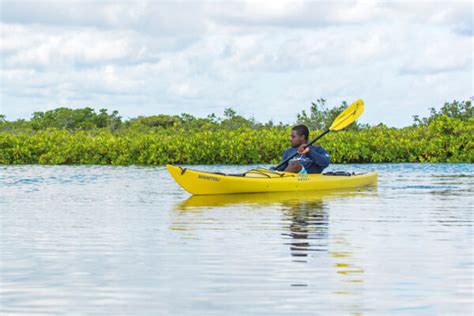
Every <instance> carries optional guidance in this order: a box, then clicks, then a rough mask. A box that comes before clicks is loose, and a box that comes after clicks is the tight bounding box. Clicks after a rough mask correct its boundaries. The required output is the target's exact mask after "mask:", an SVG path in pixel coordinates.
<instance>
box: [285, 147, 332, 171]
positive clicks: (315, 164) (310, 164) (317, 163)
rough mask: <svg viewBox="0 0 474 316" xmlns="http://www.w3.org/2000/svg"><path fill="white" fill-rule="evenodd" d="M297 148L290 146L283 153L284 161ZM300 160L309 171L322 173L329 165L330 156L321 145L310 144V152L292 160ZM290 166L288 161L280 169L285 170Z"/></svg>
mask: <svg viewBox="0 0 474 316" xmlns="http://www.w3.org/2000/svg"><path fill="white" fill-rule="evenodd" d="M297 151H298V149H297V148H293V147H291V148H288V149H287V150H285V152H284V153H283V157H282V161H283V160H285V159H287V158H288V157H290V156H291V155H292V154H294V153H295V152H297ZM292 161H297V162H299V163H300V164H301V165H302V166H303V167H304V168H305V169H306V171H307V172H308V173H321V172H323V170H324V168H326V167H327V166H329V162H330V158H329V154H328V152H327V151H326V150H325V149H324V148H322V147H320V146H309V152H308V153H307V154H304V155H301V154H298V155H296V156H295V157H294V158H293V159H291V160H290V162H292ZM287 167H288V163H286V164H284V165H283V166H281V167H280V168H278V170H279V171H283V170H285V169H286V168H287Z"/></svg>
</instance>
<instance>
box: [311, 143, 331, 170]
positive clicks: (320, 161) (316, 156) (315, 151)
mask: <svg viewBox="0 0 474 316" xmlns="http://www.w3.org/2000/svg"><path fill="white" fill-rule="evenodd" d="M306 155H307V156H308V157H309V159H311V160H312V161H313V162H314V163H315V164H316V165H318V166H320V167H321V168H326V167H327V166H329V163H330V162H331V160H330V158H329V154H328V152H327V151H326V150H324V149H323V148H322V147H319V146H311V147H309V152H308V153H307V154H306Z"/></svg>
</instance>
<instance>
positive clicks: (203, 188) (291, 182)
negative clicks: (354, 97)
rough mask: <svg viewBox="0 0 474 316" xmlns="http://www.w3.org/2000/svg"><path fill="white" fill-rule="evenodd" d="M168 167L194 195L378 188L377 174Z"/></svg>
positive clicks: (173, 175) (177, 180)
mask: <svg viewBox="0 0 474 316" xmlns="http://www.w3.org/2000/svg"><path fill="white" fill-rule="evenodd" d="M166 167H167V168H168V171H169V173H170V174H171V176H172V177H173V178H174V179H175V181H176V182H177V183H178V184H179V185H180V186H181V187H183V189H185V190H186V191H187V192H189V193H191V194H193V195H208V194H235V193H261V192H288V191H324V190H338V189H349V188H358V187H367V186H375V185H377V173H375V172H369V173H364V174H357V175H344V176H342V175H338V176H334V175H322V174H295V173H289V172H274V171H269V170H265V169H255V170H251V171H249V172H247V173H246V174H243V175H225V174H219V173H212V172H204V171H197V170H192V169H187V168H181V167H177V166H172V165H167V166H166Z"/></svg>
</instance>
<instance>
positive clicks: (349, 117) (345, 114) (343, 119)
mask: <svg viewBox="0 0 474 316" xmlns="http://www.w3.org/2000/svg"><path fill="white" fill-rule="evenodd" d="M362 113H364V101H362V99H359V100H357V101H355V102H354V103H352V104H351V105H350V106H349V107H348V108H347V109H345V110H344V111H342V112H341V114H339V115H338V116H337V117H336V119H335V120H334V122H332V125H331V127H330V128H329V130H331V131H338V130H340V129H343V128H344V127H346V126H347V125H349V124H351V123H352V122H354V121H355V120H357V118H359V116H361V115H362Z"/></svg>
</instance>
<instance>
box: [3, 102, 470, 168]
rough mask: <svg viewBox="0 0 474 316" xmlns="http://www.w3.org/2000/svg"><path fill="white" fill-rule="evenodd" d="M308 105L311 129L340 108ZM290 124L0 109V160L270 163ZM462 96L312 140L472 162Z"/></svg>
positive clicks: (368, 158) (360, 154)
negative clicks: (398, 124) (407, 118)
mask: <svg viewBox="0 0 474 316" xmlns="http://www.w3.org/2000/svg"><path fill="white" fill-rule="evenodd" d="M346 106H347V104H346V103H343V104H342V105H341V106H339V107H336V108H332V109H328V108H326V107H325V100H324V99H318V100H317V102H316V103H313V105H312V107H311V109H310V112H309V114H307V113H306V112H303V113H301V114H299V115H298V117H297V121H298V122H299V123H304V124H307V125H308V126H309V127H311V129H312V130H313V132H312V135H313V136H314V135H316V134H317V133H319V132H320V131H321V130H323V129H325V128H326V127H327V126H329V125H330V124H331V122H332V120H333V119H334V117H335V116H336V115H337V114H338V113H339V112H340V111H341V110H342V109H344V108H345V107H346ZM290 128H291V126H288V125H284V124H282V123H280V124H274V123H273V122H271V121H270V122H267V123H264V124H263V123H258V122H256V121H255V120H253V119H246V118H244V117H242V116H240V115H237V113H236V112H235V111H234V110H232V109H226V110H225V112H224V117H222V118H221V117H217V116H216V115H214V114H211V115H209V116H208V117H206V118H197V117H194V116H192V115H189V114H182V115H179V116H178V115H174V116H169V115H154V116H147V117H143V116H141V117H137V118H134V119H130V120H126V121H124V120H122V118H121V117H120V116H119V115H118V112H116V111H114V112H112V113H110V114H109V113H108V112H107V110H105V109H102V110H100V111H99V113H96V112H95V111H94V110H93V109H91V108H83V109H76V110H73V109H68V108H58V109H55V110H52V111H47V112H35V113H34V114H33V116H32V118H31V119H30V120H17V121H12V122H10V121H7V120H6V118H5V116H4V115H0V164H38V163H39V164H113V165H129V164H139V165H161V164H165V163H180V164H216V163H222V164H247V163H276V162H278V160H279V158H280V157H281V154H282V152H283V151H284V149H286V148H287V147H288V135H289V130H290ZM473 135H474V117H473V107H472V105H471V102H470V101H462V102H458V101H454V102H451V103H445V104H444V106H443V107H442V108H441V109H440V110H439V111H436V110H434V109H432V110H431V115H430V116H429V117H427V118H419V117H415V121H414V124H413V125H412V126H409V127H405V128H400V129H397V128H389V127H387V126H385V125H383V124H379V125H377V126H367V125H364V126H362V125H357V124H353V125H352V126H349V128H347V129H346V130H344V131H342V132H337V133H330V134H328V135H327V136H326V137H324V138H323V139H322V140H321V142H320V145H322V146H324V147H325V148H326V149H327V150H328V151H329V153H330V154H331V159H332V162H334V163H350V162H471V163H472V162H474V145H473Z"/></svg>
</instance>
